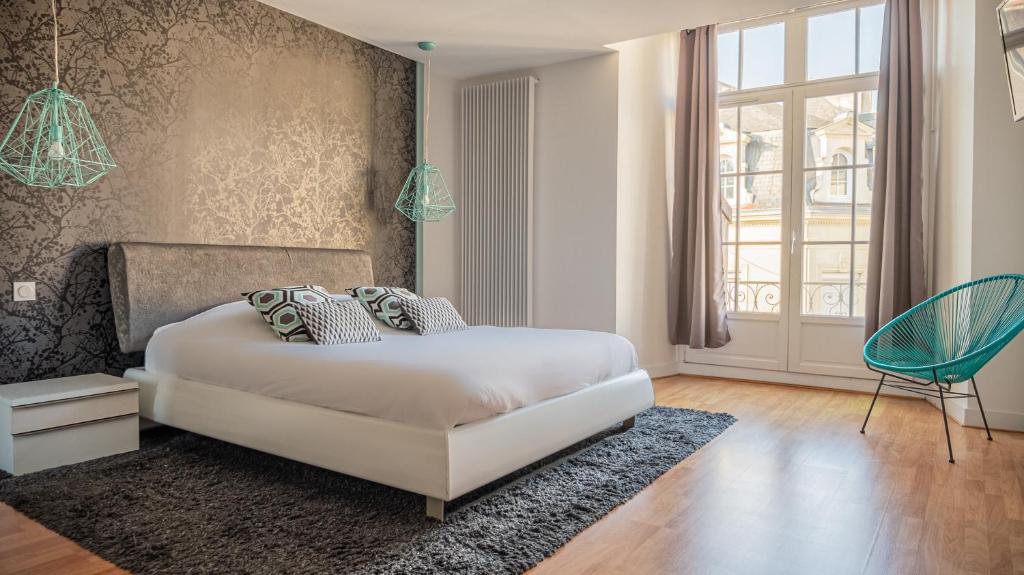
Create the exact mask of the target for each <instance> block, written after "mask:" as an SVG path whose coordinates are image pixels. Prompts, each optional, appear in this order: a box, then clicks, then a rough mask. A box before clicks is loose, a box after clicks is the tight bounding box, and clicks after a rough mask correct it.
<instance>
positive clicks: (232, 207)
mask: <svg viewBox="0 0 1024 575" xmlns="http://www.w3.org/2000/svg"><path fill="white" fill-rule="evenodd" d="M58 5H59V6H58V10H59V15H60V22H61V40H60V43H61V67H62V71H61V80H62V84H63V87H64V89H65V90H67V91H68V92H70V93H72V94H73V95H75V96H77V97H79V98H81V99H83V100H84V101H85V102H86V104H87V105H88V107H89V110H90V112H91V113H92V114H93V118H94V119H95V121H96V125H97V126H98V127H99V129H100V131H101V133H102V134H103V136H104V138H105V140H106V142H107V145H108V147H109V148H110V150H111V153H112V154H113V156H114V159H115V160H116V161H117V163H118V164H119V168H118V169H117V170H115V171H113V172H111V173H110V174H109V175H108V176H107V177H106V178H104V179H102V180H101V181H100V182H98V183H96V184H94V185H92V186H90V187H88V188H84V189H74V188H69V189H63V190H46V189H41V188H28V187H25V186H23V185H21V184H19V183H17V182H16V181H15V180H13V179H12V178H10V177H7V176H3V175H0V282H2V285H0V383H10V382H14V381H24V380H28V379H39V378H45V377H55V376H63V375H71V374H76V373H86V372H93V371H109V372H112V373H117V372H118V371H119V370H121V369H123V368H124V367H126V366H130V365H139V364H140V363H141V356H140V355H134V356H125V355H123V354H121V353H120V352H119V351H118V348H117V339H116V337H115V334H114V325H113V316H112V314H111V310H110V295H109V288H108V286H107V280H106V246H107V245H108V244H109V243H110V242H113V241H156V242H193V243H213V244H251V245H280V246H303V247H333V248H360V249H366V250H368V251H369V252H371V254H372V255H373V260H374V267H375V272H376V275H377V278H378V281H379V283H382V284H385V285H401V286H406V287H409V288H412V287H413V283H414V276H415V269H414V268H415V231H414V227H413V226H412V225H411V224H410V223H409V222H408V221H407V220H405V219H404V217H402V216H401V214H399V213H398V212H396V211H395V210H393V209H391V204H392V203H393V202H394V199H395V197H396V196H397V193H398V191H399V190H400V188H401V186H402V183H403V180H404V177H405V175H406V173H407V172H408V170H409V169H410V168H411V166H412V163H413V162H414V161H415V129H416V122H415V89H416V86H415V82H416V80H415V65H414V64H413V62H411V61H409V60H406V59H404V58H402V57H400V56H397V55H394V54H392V53H390V52H386V51H384V50H381V49H379V48H375V47H373V46H370V45H368V44H365V43H362V42H360V41H358V40H355V39H352V38H349V37H347V36H344V35H342V34H339V33H336V32H333V31H330V30H327V29H325V28H323V27H320V26H317V25H315V24H312V23H310V22H307V21H305V20H302V19H299V18H297V17H294V16H291V15H289V14H286V13H283V12H280V11H278V10H275V9H273V8H270V7H268V6H265V5H263V4H260V3H257V2H255V1H254V0H153V1H151V0H63V1H62V2H58ZM51 34H52V28H51V21H50V14H49V1H48V0H34V1H30V0H18V1H16V2H0V125H2V127H0V129H2V130H3V133H6V130H7V127H8V126H9V125H10V122H12V121H13V120H14V117H15V114H16V113H17V111H18V109H19V108H20V106H21V103H22V102H23V100H24V98H25V96H26V95H27V94H28V93H30V92H34V91H36V90H40V89H42V88H44V87H46V86H47V85H49V84H50V83H51V82H52V70H51V64H50V63H51V62H52V54H51V50H52V37H51V36H50V35H51ZM31 280H35V281H37V282H39V283H38V284H37V288H38V298H39V299H38V301H36V302H28V303H14V302H12V301H11V299H12V298H11V282H12V281H31ZM341 287H347V286H337V288H336V289H340V288H341Z"/></svg>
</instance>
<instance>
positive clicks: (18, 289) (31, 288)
mask: <svg viewBox="0 0 1024 575" xmlns="http://www.w3.org/2000/svg"><path fill="white" fill-rule="evenodd" d="M35 299H36V282H14V301H35Z"/></svg>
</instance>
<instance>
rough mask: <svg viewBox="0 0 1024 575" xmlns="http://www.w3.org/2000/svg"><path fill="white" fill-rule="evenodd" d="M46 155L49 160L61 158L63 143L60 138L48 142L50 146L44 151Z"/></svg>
mask: <svg viewBox="0 0 1024 575" xmlns="http://www.w3.org/2000/svg"><path fill="white" fill-rule="evenodd" d="M46 157H47V158H49V159H51V160H63V159H64V144H63V143H61V141H60V140H54V141H52V142H50V148H49V149H48V150H47V151H46Z"/></svg>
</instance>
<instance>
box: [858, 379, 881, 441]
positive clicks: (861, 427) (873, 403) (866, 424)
mask: <svg viewBox="0 0 1024 575" xmlns="http://www.w3.org/2000/svg"><path fill="white" fill-rule="evenodd" d="M884 383H885V374H884V373H883V374H882V379H880V380H878V389H876V390H875V396H874V397H873V398H871V407H869V408H868V414H867V415H866V416H865V417H864V425H861V426H860V432H861V433H864V428H865V427H867V426H868V418H870V417H871V411H872V410H873V409H875V402H876V401H878V392H880V391H882V384H884Z"/></svg>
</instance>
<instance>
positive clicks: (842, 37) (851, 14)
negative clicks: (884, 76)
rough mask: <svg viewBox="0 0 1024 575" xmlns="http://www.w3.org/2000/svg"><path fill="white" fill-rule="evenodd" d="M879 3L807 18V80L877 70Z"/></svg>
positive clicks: (879, 26)
mask: <svg viewBox="0 0 1024 575" xmlns="http://www.w3.org/2000/svg"><path fill="white" fill-rule="evenodd" d="M884 15H885V6H883V5H881V4H879V5H874V6H864V7H860V8H851V9H849V10H842V11H838V12H830V13H827V14H821V15H818V16H811V17H810V18H808V19H807V79H808V80H820V79H824V78H836V77H839V76H850V75H853V74H864V73H870V72H877V71H878V67H879V63H880V62H879V60H880V58H881V53H882V19H883V17H884Z"/></svg>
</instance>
